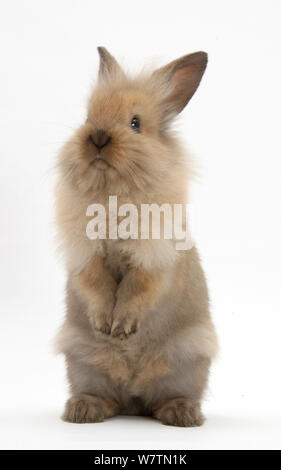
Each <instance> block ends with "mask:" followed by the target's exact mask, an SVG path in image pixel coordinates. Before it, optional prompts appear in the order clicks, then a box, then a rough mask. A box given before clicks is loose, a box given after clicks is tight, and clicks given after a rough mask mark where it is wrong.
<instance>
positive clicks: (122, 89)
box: [61, 47, 207, 194]
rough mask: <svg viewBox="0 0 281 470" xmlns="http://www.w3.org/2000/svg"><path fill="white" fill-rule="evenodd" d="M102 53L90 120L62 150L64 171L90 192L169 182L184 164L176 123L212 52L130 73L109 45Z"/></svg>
mask: <svg viewBox="0 0 281 470" xmlns="http://www.w3.org/2000/svg"><path fill="white" fill-rule="evenodd" d="M98 52H99V55H100V68H99V76H98V80H97V84H96V87H95V89H94V91H93V93H92V96H91V98H90V100H89V106H88V115H87V119H86V122H85V123H84V124H83V125H82V126H81V127H80V128H79V129H78V131H77V132H76V133H75V135H74V136H73V137H72V138H71V139H70V141H69V142H68V143H67V144H66V145H65V147H64V150H63V152H62V154H61V167H62V169H63V171H64V176H65V178H69V179H70V181H71V182H72V183H73V184H74V185H76V187H77V188H79V189H80V190H81V191H84V192H86V191H89V190H91V189H93V190H97V189H98V188H100V189H101V188H104V187H107V188H108V189H109V190H111V193H112V194H113V188H114V191H115V194H117V193H118V192H120V191H122V188H123V190H127V191H128V190H130V189H135V190H137V189H139V190H141V191H145V192H147V191H150V189H151V188H153V187H154V188H155V187H156V186H157V185H160V186H162V187H165V185H168V184H170V183H172V182H173V175H175V174H176V173H178V174H179V173H181V172H182V169H181V167H182V165H183V158H182V152H181V150H180V146H179V145H178V143H177V140H176V138H175V137H174V136H173V134H172V133H171V132H170V123H171V122H172V120H173V118H174V117H175V116H176V115H177V114H178V113H180V112H181V111H182V109H183V108H184V107H185V106H186V104H187V103H188V102H189V100H190V99H191V97H192V96H193V94H194V92H195V91H196V89H197V87H198V85H199V83H200V80H201V78H202V75H203V73H204V71H205V68H206V65H207V54H206V53H205V52H196V53H194V54H189V55H186V56H184V57H181V58H179V59H177V60H175V61H173V62H171V63H169V64H168V65H166V66H164V67H162V68H160V69H158V70H156V71H154V72H153V73H150V74H146V75H140V76H138V77H137V78H130V77H128V76H127V75H126V74H125V73H124V71H123V70H122V68H121V67H120V65H119V64H118V62H117V61H116V59H115V58H114V57H113V56H112V55H111V54H110V53H109V52H108V51H107V50H106V49H105V48H103V47H99V48H98Z"/></svg>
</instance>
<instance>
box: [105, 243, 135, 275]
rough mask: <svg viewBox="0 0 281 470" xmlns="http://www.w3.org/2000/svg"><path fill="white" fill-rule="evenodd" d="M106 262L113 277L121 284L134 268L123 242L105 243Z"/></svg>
mask: <svg viewBox="0 0 281 470" xmlns="http://www.w3.org/2000/svg"><path fill="white" fill-rule="evenodd" d="M104 256H105V257H104V260H105V265H106V267H107V269H108V270H109V271H110V272H111V275H112V276H113V277H114V279H116V281H117V282H120V281H121V280H122V278H123V277H124V276H125V274H126V273H127V271H128V270H129V269H130V268H131V267H132V260H131V256H130V254H129V253H128V252H127V251H126V249H125V247H124V246H123V244H122V242H117V243H114V242H113V243H112V242H111V243H110V242H109V243H105V247H104Z"/></svg>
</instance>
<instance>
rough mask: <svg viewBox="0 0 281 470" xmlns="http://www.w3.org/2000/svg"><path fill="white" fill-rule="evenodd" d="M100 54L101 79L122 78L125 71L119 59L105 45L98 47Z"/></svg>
mask: <svg viewBox="0 0 281 470" xmlns="http://www.w3.org/2000/svg"><path fill="white" fill-rule="evenodd" d="M97 49H98V53H99V56H100V68H99V80H105V81H108V80H112V79H116V78H122V77H123V76H124V72H123V70H122V69H121V67H120V65H119V64H118V62H117V60H116V59H115V58H114V57H113V56H112V55H111V54H110V53H109V52H108V50H107V49H106V48H105V47H98V48H97Z"/></svg>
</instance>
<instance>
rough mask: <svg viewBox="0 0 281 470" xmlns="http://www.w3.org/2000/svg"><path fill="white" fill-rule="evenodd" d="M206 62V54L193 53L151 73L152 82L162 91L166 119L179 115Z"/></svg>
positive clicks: (191, 93) (195, 87) (194, 89)
mask: <svg viewBox="0 0 281 470" xmlns="http://www.w3.org/2000/svg"><path fill="white" fill-rule="evenodd" d="M207 61H208V56H207V54H206V52H195V53H194V54H189V55H185V56H183V57H181V58H180V59H177V60H174V61H173V62H170V63H169V64H168V65H166V66H164V67H161V68H160V69H158V70H156V71H155V72H154V73H153V75H152V78H153V82H154V83H155V85H158V86H160V87H161V89H162V90H163V91H164V97H163V106H164V113H165V115H166V118H168V116H169V117H172V116H174V115H175V114H178V113H180V112H181V111H182V110H183V108H184V107H185V106H186V105H187V103H188V102H189V100H190V99H191V98H192V96H193V94H194V93H195V91H196V89H197V87H198V85H199V83H200V81H201V78H202V76H203V74H204V71H205V69H206V66H207Z"/></svg>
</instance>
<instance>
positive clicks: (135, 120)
mask: <svg viewBox="0 0 281 470" xmlns="http://www.w3.org/2000/svg"><path fill="white" fill-rule="evenodd" d="M131 128H132V129H134V131H137V132H140V128H141V124H140V120H139V118H138V117H137V116H134V117H133V119H132V120H131Z"/></svg>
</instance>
